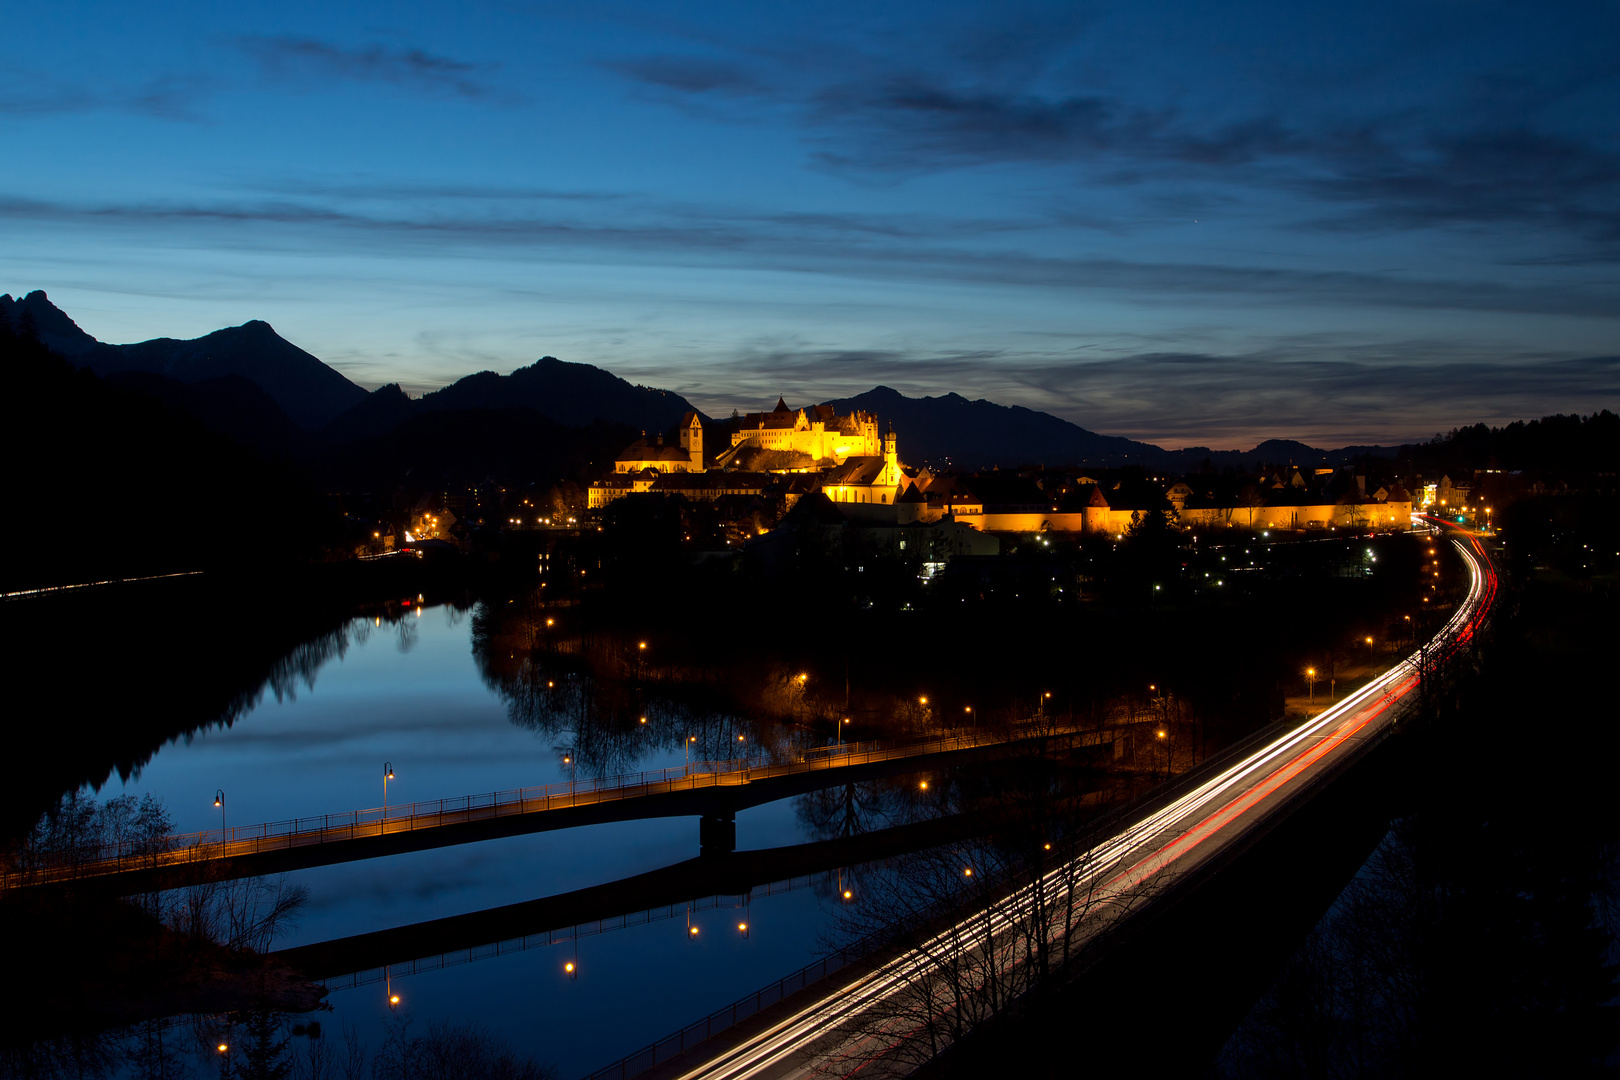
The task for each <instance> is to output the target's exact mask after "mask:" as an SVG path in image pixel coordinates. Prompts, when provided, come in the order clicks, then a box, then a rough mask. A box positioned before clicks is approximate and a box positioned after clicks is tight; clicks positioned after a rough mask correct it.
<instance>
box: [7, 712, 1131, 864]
mask: <svg viewBox="0 0 1620 1080" xmlns="http://www.w3.org/2000/svg"><path fill="white" fill-rule="evenodd" d="M1112 737H1113V733H1111V732H1107V731H1098V730H1088V731H1084V732H1081V731H1077V730H1074V729H1054V728H1052V727H1050V726H1045V725H1041V726H1027V727H1025V728H1023V729H1021V730H1017V731H1014V732H1013V733H1011V734H1010V735H1009V734H1006V733H992V732H978V731H967V732H958V733H955V734H952V735H945V736H937V737H934V738H930V739H924V740H919V741H917V742H912V743H904V744H898V745H893V744H891V745H879V744H872V743H851V744H845V745H844V746H841V747H838V746H834V747H823V748H820V749H817V750H814V751H811V752H809V753H807V754H805V755H803V756H802V757H800V758H798V759H797V760H794V761H788V762H776V763H769V764H748V763H745V762H737V761H730V762H700V763H693V764H692V765H689V766H685V767H682V768H679V769H662V770H656V771H645V772H639V773H629V774H626V775H623V776H614V777H606V778H602V779H595V780H584V781H578V782H570V783H565V784H548V785H545V786H543V787H529V788H519V789H516V790H512V791H497V792H490V793H488V794H482V795H463V796H460V797H457V798H451V799H438V800H434V801H431V802H417V803H408V804H404V805H400V806H390V807H386V808H382V807H379V808H375V809H369V810H351V811H348V812H346V813H339V814H323V815H320V816H317V817H308V818H293V819H290V820H286V821H276V822H267V823H264V824H260V825H247V826H233V827H231V828H229V829H224V830H219V829H216V830H213V831H209V832H198V833H189V834H185V835H181V836H173V837H167V838H165V839H163V840H161V841H159V842H157V843H150V844H145V845H129V844H126V845H119V846H117V847H115V848H110V849H96V850H94V851H83V852H79V853H78V856H79V857H78V858H76V859H73V860H71V861H66V862H62V863H58V864H55V865H46V866H40V867H31V868H26V869H21V870H16V871H12V872H9V873H6V874H4V875H3V876H0V888H6V889H9V888H18V887H25V886H34V885H46V884H53V883H59V882H64V881H80V880H85V879H91V878H108V877H113V876H116V875H140V876H141V877H143V878H148V879H150V878H152V876H153V874H154V873H155V872H156V873H159V874H162V877H163V879H164V880H165V881H168V880H172V878H173V875H172V872H173V871H175V870H178V869H181V868H184V867H204V866H207V865H209V864H222V863H227V862H229V863H245V864H263V863H266V860H265V859H262V858H259V857H261V856H270V855H274V854H278V853H279V854H284V855H285V854H292V853H299V854H300V855H301V856H302V857H300V858H297V859H296V860H295V861H289V860H287V859H280V860H274V861H275V862H276V864H277V866H276V868H278V869H287V868H291V867H292V866H314V865H320V864H323V863H328V862H337V861H343V860H344V859H347V858H367V857H372V856H375V855H380V854H388V853H391V852H393V851H407V850H414V849H419V848H422V847H433V846H440V845H442V844H447V843H461V842H468V841H472V840H478V839H487V838H489V837H491V836H498V835H510V834H511V833H513V832H527V831H540V830H542V829H544V828H547V827H550V826H548V825H546V824H543V823H541V822H539V821H536V820H534V817H535V816H536V815H546V814H553V815H558V814H559V812H567V811H580V810H584V809H588V808H592V807H598V808H600V807H604V806H606V805H607V804H616V803H630V802H635V803H637V804H638V805H636V806H635V807H629V806H626V807H623V808H622V809H624V810H626V811H629V812H628V813H624V814H622V815H620V814H614V815H612V816H611V817H602V816H601V815H594V816H592V817H591V818H589V819H587V818H586V817H584V816H582V815H580V814H578V813H569V814H566V817H567V818H568V820H567V821H566V823H564V822H562V821H559V822H558V823H557V825H558V826H564V825H570V826H571V825H576V824H585V823H586V821H587V820H613V819H615V818H618V817H657V816H679V815H682V814H698V813H706V812H710V810H709V809H708V804H707V803H704V804H702V805H699V804H698V803H694V802H693V800H692V799H691V798H689V796H691V795H693V794H700V793H709V794H716V795H718V794H722V793H725V791H726V789H730V793H732V794H733V795H734V796H735V797H733V798H731V799H729V800H728V803H729V805H732V806H742V805H755V804H757V803H759V802H766V801H770V800H771V799H773V798H781V797H784V796H785V795H787V794H792V793H794V791H793V790H782V791H780V792H774V790H772V791H767V790H762V789H775V788H777V787H782V788H784V789H786V788H787V787H788V785H785V784H782V783H781V782H782V781H786V780H789V779H791V778H796V777H798V778H803V777H807V776H808V775H809V774H822V775H821V776H819V777H817V778H816V779H818V780H821V781H826V782H834V783H836V782H837V781H835V780H832V774H835V773H839V772H843V771H844V770H850V769H856V768H857V767H859V766H870V765H880V764H882V763H892V762H901V763H916V764H921V763H924V762H926V761H928V760H929V759H934V758H942V757H944V756H946V755H950V756H958V755H962V754H963V753H965V752H971V751H993V750H997V749H1006V748H1011V747H1013V746H1016V745H1018V744H1020V743H1028V742H1031V741H1036V740H1042V739H1051V738H1061V739H1063V740H1064V741H1065V742H1066V743H1067V744H1068V745H1071V746H1073V745H1090V744H1098V743H1101V742H1104V741H1107V740H1108V739H1111V738H1112ZM859 771H863V772H864V771H866V770H859ZM772 781H775V782H776V783H772ZM811 786H825V783H817V784H814V785H811ZM792 787H793V788H795V789H797V788H800V787H803V785H792ZM747 789H753V790H747ZM515 818H524V819H529V820H527V821H523V822H515V821H512V822H510V824H512V825H521V826H524V827H520V828H511V829H501V830H499V831H491V830H489V829H484V830H471V829H452V827H455V826H469V825H476V824H478V823H488V824H494V823H496V822H507V821H509V819H515ZM435 830H450V831H452V832H455V833H456V834H457V836H456V837H451V836H450V835H448V834H444V835H435V836H431V837H429V836H426V835H422V834H426V833H432V832H434V831H435ZM383 840H389V841H405V842H404V843H390V844H388V845H387V849H386V850H384V849H382V848H380V847H379V844H378V842H379V841H383ZM413 841H414V842H413ZM362 842H365V844H364V846H365V851H364V853H361V852H360V851H358V850H356V851H354V852H353V853H351V854H343V853H341V852H339V851H338V850H335V849H333V848H334V846H335V845H342V846H343V847H344V848H350V847H351V846H354V845H358V844H361V843H362ZM314 849H329V850H319V851H318V850H314ZM163 872H170V873H163ZM249 872H268V871H264V870H259V871H249ZM157 887H166V886H164V885H158V886H157Z"/></svg>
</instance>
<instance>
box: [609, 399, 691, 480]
mask: <svg viewBox="0 0 1620 1080" xmlns="http://www.w3.org/2000/svg"><path fill="white" fill-rule="evenodd" d="M680 438H681V444H680V445H679V446H665V445H664V437H663V435H659V436H657V437H656V438H655V439H654V440H653V441H652V442H649V441H648V440H647V433H646V432H645V431H643V432H642V433H641V438H639V439H637V440H636V441H635V442H633V443H631V444H630V445H629V446H627V447H625V448H624V450H622V451H621V452H620V453H619V456H618V457H616V458H614V460H613V471H614V472H615V473H639V472H645V471H646V470H648V469H651V470H653V471H654V472H661V473H671V472H702V471H703V470H704V467H705V462H704V460H703V421H702V420H700V419H698V414H697V413H695V412H689V413H687V414H686V415H685V416H684V417H682V418H681V435H680Z"/></svg>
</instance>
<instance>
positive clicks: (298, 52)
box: [237, 35, 503, 98]
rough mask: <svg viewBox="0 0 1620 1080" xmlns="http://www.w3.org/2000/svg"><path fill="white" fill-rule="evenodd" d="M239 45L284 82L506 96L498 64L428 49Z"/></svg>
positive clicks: (269, 40) (294, 41)
mask: <svg viewBox="0 0 1620 1080" xmlns="http://www.w3.org/2000/svg"><path fill="white" fill-rule="evenodd" d="M237 45H238V46H239V47H240V48H241V49H242V50H243V51H244V52H246V53H247V54H248V55H249V56H251V57H253V58H254V59H255V60H257V61H258V63H259V65H260V67H261V68H262V69H263V71H264V72H265V74H266V75H268V76H270V77H271V78H274V79H276V80H277V81H280V82H285V83H293V84H300V83H306V82H311V81H321V82H329V81H347V82H373V83H389V84H392V85H394V86H400V87H405V88H407V89H411V90H418V91H422V92H426V93H435V94H449V95H452V96H456V97H462V98H493V97H499V96H503V95H502V94H501V92H500V91H498V90H497V89H496V88H495V87H494V86H492V85H491V84H490V83H489V82H487V81H486V78H487V76H488V75H490V74H491V73H492V72H493V71H494V70H495V65H491V64H476V63H470V62H468V61H465V60H453V59H451V58H449V57H446V56H437V55H434V54H433V53H430V52H426V51H424V50H422V49H414V48H411V49H398V48H389V47H387V46H384V45H367V46H363V47H361V48H354V49H346V48H343V47H342V46H339V45H333V44H330V43H328V42H325V41H320V40H318V39H316V38H309V37H295V36H291V35H281V36H273V37H267V36H261V35H250V36H247V37H243V38H239V39H238V40H237Z"/></svg>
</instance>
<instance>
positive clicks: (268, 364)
mask: <svg viewBox="0 0 1620 1080" xmlns="http://www.w3.org/2000/svg"><path fill="white" fill-rule="evenodd" d="M0 309H4V310H5V313H6V315H7V316H8V318H9V319H10V322H11V325H12V326H21V325H22V320H23V316H24V315H25V314H26V315H27V316H29V317H30V318H31V319H32V320H33V323H34V326H35V327H36V329H37V330H38V332H39V337H40V340H41V341H42V342H44V344H45V345H46V346H48V347H49V348H50V349H51V350H52V351H54V352H56V353H58V354H59V355H61V356H65V357H67V358H68V359H69V360H72V361H73V362H74V363H75V364H77V365H79V366H80V367H87V368H89V369H90V370H91V371H94V372H95V373H96V374H98V375H114V374H119V373H122V372H132V371H135V372H145V373H148V374H152V375H161V376H164V377H165V378H169V379H173V380H175V381H176V382H181V383H201V382H205V381H208V380H211V379H222V378H229V377H232V376H235V377H238V378H242V379H246V380H247V381H249V382H251V383H253V385H255V386H257V387H258V388H259V389H260V390H262V391H264V392H265V393H266V394H267V395H269V397H270V399H271V400H273V401H274V402H275V403H276V405H277V406H279V407H280V408H281V410H282V411H283V412H284V413H286V415H287V418H288V419H290V420H291V421H292V422H293V423H295V424H297V425H299V426H300V427H303V428H308V429H311V430H313V429H316V428H319V427H321V426H323V425H324V424H326V423H328V422H329V421H330V420H331V419H332V418H333V417H335V416H337V415H338V414H339V413H342V412H344V411H345V410H347V409H350V408H353V407H354V406H355V405H357V404H359V403H360V402H361V401H363V400H365V397H366V391H365V390H364V389H362V388H361V387H359V386H356V385H355V384H354V383H352V382H350V381H349V380H348V379H346V378H344V377H343V376H342V375H341V374H339V373H338V372H337V371H336V370H335V369H333V368H331V367H328V366H327V365H326V364H324V363H322V362H321V361H320V360H319V359H317V358H316V357H314V356H311V355H310V354H309V353H307V352H305V351H304V350H303V349H300V348H299V347H298V346H296V345H294V344H292V343H291V342H289V341H287V340H286V339H285V338H283V337H281V336H280V335H279V334H277V333H276V332H275V330H274V329H273V328H272V327H271V326H270V324H269V323H267V322H262V321H260V320H258V319H254V320H252V321H250V322H246V323H243V324H242V325H241V326H232V327H227V328H225V329H223V330H216V331H214V332H213V333H212V334H208V335H206V336H204V337H200V338H195V339H192V340H190V341H177V340H175V339H173V338H155V339H153V340H151V341H142V342H139V343H137V344H133V345H108V344H105V343H103V342H100V341H97V340H96V339H95V338H93V337H91V336H90V335H89V334H87V333H85V332H84V331H83V330H81V329H80V328H79V326H78V324H76V323H75V322H74V321H73V320H72V319H70V318H69V317H68V316H67V314H66V313H65V312H63V311H62V310H61V309H60V308H58V307H57V306H56V305H55V304H53V303H51V301H50V298H49V297H47V296H46V295H45V294H44V293H43V292H40V291H35V292H31V293H29V294H28V295H27V296H25V297H23V298H22V299H21V300H13V299H12V298H11V297H10V296H9V295H7V296H0Z"/></svg>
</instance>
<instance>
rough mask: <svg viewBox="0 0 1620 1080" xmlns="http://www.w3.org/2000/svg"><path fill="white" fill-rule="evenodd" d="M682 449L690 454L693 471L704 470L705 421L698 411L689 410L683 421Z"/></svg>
mask: <svg viewBox="0 0 1620 1080" xmlns="http://www.w3.org/2000/svg"><path fill="white" fill-rule="evenodd" d="M681 449H682V450H685V451H686V452H687V454H688V455H690V457H691V460H692V471H693V472H702V471H703V421H701V420H699V419H698V414H697V413H696V412H689V413H687V414H686V418H685V419H684V420H683V421H681Z"/></svg>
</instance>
